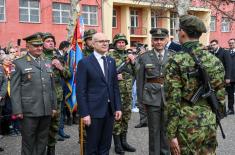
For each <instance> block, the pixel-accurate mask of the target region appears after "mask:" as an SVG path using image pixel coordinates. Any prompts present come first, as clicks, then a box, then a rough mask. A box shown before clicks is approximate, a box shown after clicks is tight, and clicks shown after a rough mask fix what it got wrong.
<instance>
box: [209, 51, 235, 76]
mask: <svg viewBox="0 0 235 155" xmlns="http://www.w3.org/2000/svg"><path fill="white" fill-rule="evenodd" d="M211 53H212V54H214V55H215V56H216V57H217V58H219V59H220V61H221V62H222V63H223V66H224V69H225V79H230V76H231V67H232V66H231V57H230V54H229V51H226V50H225V49H223V48H221V47H219V50H218V51H217V52H216V53H214V52H211Z"/></svg>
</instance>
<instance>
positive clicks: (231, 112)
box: [226, 109, 234, 115]
mask: <svg viewBox="0 0 235 155" xmlns="http://www.w3.org/2000/svg"><path fill="white" fill-rule="evenodd" d="M226 114H227V115H234V110H230V109H229V110H228V111H227V113H226Z"/></svg>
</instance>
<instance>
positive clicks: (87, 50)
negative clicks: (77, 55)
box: [82, 29, 97, 56]
mask: <svg viewBox="0 0 235 155" xmlns="http://www.w3.org/2000/svg"><path fill="white" fill-rule="evenodd" d="M96 33H97V31H96V30H95V29H89V30H86V31H85V32H84V36H83V41H84V42H85V43H84V49H83V50H82V52H83V54H84V56H89V55H90V54H91V53H92V52H93V51H94V48H93V45H92V36H93V35H94V34H96Z"/></svg>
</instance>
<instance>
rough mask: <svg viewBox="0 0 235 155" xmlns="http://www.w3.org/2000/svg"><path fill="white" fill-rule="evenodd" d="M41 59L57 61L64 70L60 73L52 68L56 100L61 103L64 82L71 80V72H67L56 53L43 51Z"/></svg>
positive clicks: (67, 68)
mask: <svg viewBox="0 0 235 155" xmlns="http://www.w3.org/2000/svg"><path fill="white" fill-rule="evenodd" d="M43 57H45V58H47V59H49V60H53V59H58V60H59V61H60V62H61V63H62V65H63V67H64V69H63V70H62V71H60V70H59V69H57V68H55V67H54V68H53V73H54V79H55V90H56V96H57V100H58V101H62V100H63V84H64V81H65V80H68V79H69V78H71V72H70V70H69V67H68V66H67V65H66V64H65V63H64V62H63V56H59V55H58V54H57V53H56V51H46V50H44V52H43Z"/></svg>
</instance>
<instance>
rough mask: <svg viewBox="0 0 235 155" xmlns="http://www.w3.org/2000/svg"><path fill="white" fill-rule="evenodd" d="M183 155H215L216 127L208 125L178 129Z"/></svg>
mask: <svg viewBox="0 0 235 155" xmlns="http://www.w3.org/2000/svg"><path fill="white" fill-rule="evenodd" d="M178 132H179V134H178V136H177V138H178V141H179V145H180V149H181V155H215V150H216V147H217V145H218V144H217V140H216V127H215V125H208V126H205V127H198V128H193V129H187V130H185V129H182V128H179V129H178Z"/></svg>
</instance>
